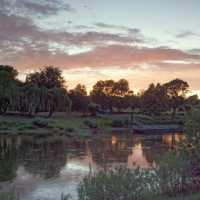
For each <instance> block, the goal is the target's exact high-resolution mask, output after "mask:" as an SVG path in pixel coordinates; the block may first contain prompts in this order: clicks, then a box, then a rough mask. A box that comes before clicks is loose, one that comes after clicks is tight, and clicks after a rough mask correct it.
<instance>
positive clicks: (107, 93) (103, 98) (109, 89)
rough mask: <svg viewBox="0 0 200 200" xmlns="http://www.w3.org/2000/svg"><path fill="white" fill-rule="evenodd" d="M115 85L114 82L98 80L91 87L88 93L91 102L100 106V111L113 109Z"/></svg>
mask: <svg viewBox="0 0 200 200" xmlns="http://www.w3.org/2000/svg"><path fill="white" fill-rule="evenodd" d="M114 85H115V81H114V80H112V79H111V80H105V81H102V80H99V81H97V82H96V84H95V85H94V86H93V90H92V91H91V92H90V96H91V97H92V100H93V101H94V102H95V103H97V104H100V105H101V108H102V109H107V108H109V109H110V110H112V107H113V94H114V93H113V88H114Z"/></svg>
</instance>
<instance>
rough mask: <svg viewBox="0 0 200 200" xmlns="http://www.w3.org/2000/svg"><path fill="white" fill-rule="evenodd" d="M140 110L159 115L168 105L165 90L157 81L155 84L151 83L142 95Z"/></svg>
mask: <svg viewBox="0 0 200 200" xmlns="http://www.w3.org/2000/svg"><path fill="white" fill-rule="evenodd" d="M141 100H142V102H141V103H142V110H143V111H145V112H148V113H149V114H154V115H160V114H161V113H162V112H164V111H166V110H167V108H168V106H167V104H168V97H167V93H166V90H165V88H164V87H163V86H161V85H160V84H159V83H158V84H157V85H156V86H155V85H154V84H153V83H152V84H150V85H149V88H148V89H147V90H146V91H145V92H144V94H143V95H142V98H141Z"/></svg>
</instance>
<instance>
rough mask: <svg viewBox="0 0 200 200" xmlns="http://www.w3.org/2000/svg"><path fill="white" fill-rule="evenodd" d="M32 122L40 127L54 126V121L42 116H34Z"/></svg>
mask: <svg viewBox="0 0 200 200" xmlns="http://www.w3.org/2000/svg"><path fill="white" fill-rule="evenodd" d="M32 124H33V125H35V126H37V127H39V128H50V129H51V128H53V124H54V121H50V120H49V121H47V120H44V119H42V118H40V117H37V118H34V119H33V120H32Z"/></svg>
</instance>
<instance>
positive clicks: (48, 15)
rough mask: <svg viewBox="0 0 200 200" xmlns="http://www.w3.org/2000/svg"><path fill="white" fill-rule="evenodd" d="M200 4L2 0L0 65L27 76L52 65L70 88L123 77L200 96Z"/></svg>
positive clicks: (133, 84) (137, 84)
mask: <svg viewBox="0 0 200 200" xmlns="http://www.w3.org/2000/svg"><path fill="white" fill-rule="evenodd" d="M199 8H200V1H199V0H141V1H138V0H123V1H122V0H48V1H47V0H0V64H3V65H6V64H8V65H11V66H13V67H14V68H16V69H17V70H18V72H19V79H21V80H25V76H26V74H27V73H29V72H32V71H34V70H38V69H39V68H43V67H44V66H50V65H53V66H55V67H60V68H61V69H62V70H63V76H64V77H65V78H66V81H67V85H68V88H69V89H71V88H74V87H75V86H76V85H77V84H78V83H81V84H85V85H86V87H87V88H88V89H89V90H91V89H92V86H93V85H94V84H95V83H96V82H97V81H98V80H100V79H101V80H106V79H114V80H115V81H118V80H119V79H121V78H125V79H127V80H128V81H129V84H130V88H131V89H132V90H133V91H134V92H135V93H137V91H138V90H139V89H147V87H148V85H149V84H150V83H154V84H156V83H158V82H160V83H161V84H163V83H166V82H169V81H171V80H173V79H175V78H180V79H182V80H184V81H187V82H188V84H189V86H190V87H189V89H190V90H191V91H192V93H190V95H192V94H196V93H197V94H198V95H199V97H200V22H199V21H200V12H199Z"/></svg>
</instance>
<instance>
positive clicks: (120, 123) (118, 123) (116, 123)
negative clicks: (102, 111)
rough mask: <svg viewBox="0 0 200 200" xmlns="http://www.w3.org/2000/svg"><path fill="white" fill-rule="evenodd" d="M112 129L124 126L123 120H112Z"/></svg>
mask: <svg viewBox="0 0 200 200" xmlns="http://www.w3.org/2000/svg"><path fill="white" fill-rule="evenodd" d="M111 126H112V127H123V126H124V120H123V119H121V118H116V119H113V120H112V122H111Z"/></svg>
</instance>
